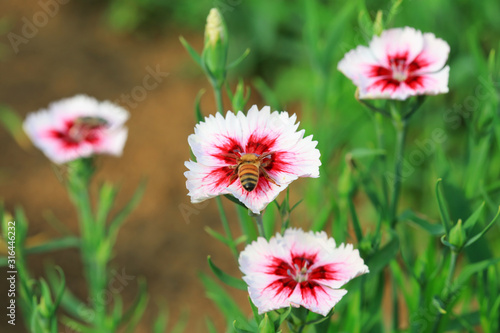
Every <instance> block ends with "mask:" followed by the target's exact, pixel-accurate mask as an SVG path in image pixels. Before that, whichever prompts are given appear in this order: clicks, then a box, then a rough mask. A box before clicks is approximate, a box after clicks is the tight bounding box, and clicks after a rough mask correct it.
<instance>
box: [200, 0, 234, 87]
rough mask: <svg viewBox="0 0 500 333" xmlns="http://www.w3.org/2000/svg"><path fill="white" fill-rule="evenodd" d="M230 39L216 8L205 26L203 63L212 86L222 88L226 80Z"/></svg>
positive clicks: (212, 10)
mask: <svg viewBox="0 0 500 333" xmlns="http://www.w3.org/2000/svg"><path fill="white" fill-rule="evenodd" d="M227 49H228V38H227V29H226V24H225V23H224V19H223V18H222V15H221V14H220V12H219V11H218V10H217V9H216V8H212V9H211V10H210V13H209V14H208V17H207V25H206V26H205V47H204V49H203V54H202V63H203V67H204V69H205V71H206V72H207V74H208V76H209V78H210V80H211V81H212V84H215V85H216V86H218V87H222V85H223V83H224V80H225V79H226V60H227Z"/></svg>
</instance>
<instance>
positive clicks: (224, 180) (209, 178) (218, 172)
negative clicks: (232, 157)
mask: <svg viewBox="0 0 500 333" xmlns="http://www.w3.org/2000/svg"><path fill="white" fill-rule="evenodd" d="M233 174H234V169H231V168H228V167H220V168H217V169H214V170H212V172H210V173H209V174H208V175H206V176H205V177H203V181H204V182H206V183H207V185H209V186H213V187H214V189H215V188H219V187H228V186H229V185H231V184H232V183H233V182H234V181H235V180H236V178H235V179H233V180H231V176H232V175H233Z"/></svg>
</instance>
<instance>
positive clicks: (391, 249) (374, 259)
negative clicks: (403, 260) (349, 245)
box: [366, 234, 399, 275]
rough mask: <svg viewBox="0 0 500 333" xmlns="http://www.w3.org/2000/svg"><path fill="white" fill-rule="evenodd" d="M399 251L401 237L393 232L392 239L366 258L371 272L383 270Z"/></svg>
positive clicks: (375, 272)
mask: <svg viewBox="0 0 500 333" xmlns="http://www.w3.org/2000/svg"><path fill="white" fill-rule="evenodd" d="M398 252H399V238H398V237H397V235H396V234H393V237H392V239H391V240H390V241H389V242H388V243H387V244H385V245H384V246H383V247H382V248H381V249H379V250H378V251H376V252H375V253H374V254H372V255H371V256H369V257H368V258H367V259H366V265H367V266H368V268H369V269H370V274H373V275H375V274H377V273H378V272H379V271H381V270H382V269H383V268H384V267H385V266H387V265H388V264H389V263H390V262H391V260H393V259H394V258H395V257H396V255H397V254H398Z"/></svg>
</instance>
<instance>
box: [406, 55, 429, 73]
mask: <svg viewBox="0 0 500 333" xmlns="http://www.w3.org/2000/svg"><path fill="white" fill-rule="evenodd" d="M430 64H431V63H430V61H429V60H427V59H425V58H424V56H422V53H421V54H419V55H418V56H417V57H416V58H415V59H414V60H413V61H412V62H411V64H410V65H409V66H408V72H409V73H413V72H415V71H417V70H419V69H421V68H424V67H427V66H429V65H430Z"/></svg>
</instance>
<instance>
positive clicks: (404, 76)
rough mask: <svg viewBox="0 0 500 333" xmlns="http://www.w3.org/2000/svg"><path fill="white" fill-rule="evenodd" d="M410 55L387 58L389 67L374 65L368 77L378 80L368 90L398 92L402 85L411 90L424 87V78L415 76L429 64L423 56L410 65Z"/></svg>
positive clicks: (404, 54)
mask: <svg viewBox="0 0 500 333" xmlns="http://www.w3.org/2000/svg"><path fill="white" fill-rule="evenodd" d="M407 60H408V53H407V52H405V53H403V54H397V55H392V56H387V63H388V64H389V66H388V67H386V66H379V65H373V66H370V68H369V70H368V73H367V75H368V77H373V78H377V79H376V81H375V82H374V83H373V84H372V86H370V87H369V88H368V89H373V88H380V89H381V90H382V91H385V90H392V91H394V90H396V89H397V88H398V87H399V86H400V85H401V84H402V83H404V84H406V85H407V86H409V87H410V88H411V89H416V88H418V87H423V78H422V76H420V75H419V74H415V72H416V71H417V70H419V69H420V68H422V67H425V66H427V65H428V64H429V63H428V62H427V61H426V60H425V59H423V57H422V56H420V55H419V56H417V57H416V58H415V59H414V60H413V61H412V62H411V63H410V64H408V61H407Z"/></svg>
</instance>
